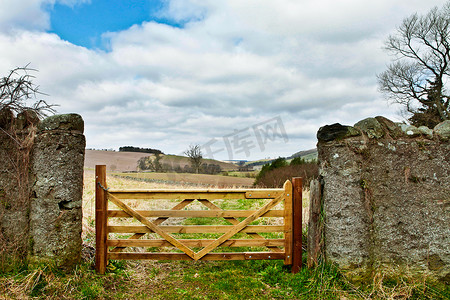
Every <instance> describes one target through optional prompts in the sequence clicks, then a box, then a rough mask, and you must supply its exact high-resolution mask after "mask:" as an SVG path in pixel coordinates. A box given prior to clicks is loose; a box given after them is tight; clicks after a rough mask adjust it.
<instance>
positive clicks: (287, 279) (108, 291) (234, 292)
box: [0, 171, 450, 299]
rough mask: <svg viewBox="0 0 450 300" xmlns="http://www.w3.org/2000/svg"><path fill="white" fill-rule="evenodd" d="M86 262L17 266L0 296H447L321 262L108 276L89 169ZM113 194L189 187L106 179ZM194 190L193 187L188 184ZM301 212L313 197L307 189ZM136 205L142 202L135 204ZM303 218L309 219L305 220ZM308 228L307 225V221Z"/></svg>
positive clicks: (112, 272) (390, 274)
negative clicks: (96, 256) (96, 249)
mask: <svg viewBox="0 0 450 300" xmlns="http://www.w3.org/2000/svg"><path fill="white" fill-rule="evenodd" d="M84 183H85V185H84V195H83V215H84V218H83V241H84V244H85V247H84V251H83V262H82V263H81V264H80V265H79V266H78V267H77V268H76V269H75V270H73V271H72V272H70V273H68V274H65V273H62V272H61V271H60V270H58V269H57V268H55V267H53V266H51V265H48V264H42V265H29V266H28V267H27V266H23V265H17V266H16V267H15V268H13V269H12V270H9V271H7V272H5V273H3V274H2V273H0V299H448V297H449V295H450V294H449V293H450V290H449V288H448V286H445V285H443V284H440V283H437V282H434V281H432V280H430V279H429V278H427V277H426V276H425V275H424V276H413V275H410V273H409V272H408V270H385V269H384V270H374V272H373V274H371V275H370V276H368V277H367V278H365V279H361V280H360V281H358V282H355V281H350V280H348V279H347V277H346V274H345V273H342V272H341V271H339V270H338V269H337V268H336V267H334V266H332V265H327V264H321V265H320V266H319V267H318V268H316V269H307V268H303V269H302V270H301V272H299V273H298V274H295V275H292V274H291V273H290V272H289V270H287V269H286V268H284V266H283V262H282V261H229V262H227V261H221V262H191V261H184V262H183V261H182V262H176V261H175V262H168V261H137V262H131V261H112V262H111V263H110V264H109V265H108V267H107V270H108V271H107V274H106V275H97V274H96V273H95V271H94V270H93V252H92V247H93V246H94V240H95V231H94V216H95V199H94V197H95V196H94V194H95V193H94V186H95V185H94V173H93V172H92V171H86V172H85V181H84ZM108 186H109V187H111V188H116V189H125V188H130V189H151V188H185V187H186V185H185V184H182V183H179V184H168V183H157V182H145V181H137V180H133V179H127V178H120V177H115V176H108ZM187 187H190V186H187ZM305 196H306V197H305V199H304V203H303V204H304V210H303V212H304V214H307V209H308V208H307V203H308V199H307V196H308V193H307V192H306V191H305ZM135 205H136V207H139V206H140V205H142V204H139V203H136V204H135ZM304 220H306V218H304ZM305 225H306V224H305Z"/></svg>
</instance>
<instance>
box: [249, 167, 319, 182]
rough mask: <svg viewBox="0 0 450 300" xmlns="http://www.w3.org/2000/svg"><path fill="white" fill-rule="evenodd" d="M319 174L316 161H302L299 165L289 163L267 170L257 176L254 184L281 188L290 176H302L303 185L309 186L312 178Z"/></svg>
mask: <svg viewBox="0 0 450 300" xmlns="http://www.w3.org/2000/svg"><path fill="white" fill-rule="evenodd" d="M318 176H319V168H318V166H317V163H314V162H311V163H304V164H301V165H289V166H284V167H280V168H276V169H273V170H270V171H267V172H266V173H265V174H263V176H261V177H258V178H257V180H256V181H255V186H258V187H266V188H281V187H282V186H283V183H284V182H285V181H286V180H291V179H292V177H303V185H304V186H309V182H310V181H311V180H312V179H313V178H317V177H318Z"/></svg>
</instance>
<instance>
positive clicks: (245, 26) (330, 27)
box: [0, 0, 445, 160]
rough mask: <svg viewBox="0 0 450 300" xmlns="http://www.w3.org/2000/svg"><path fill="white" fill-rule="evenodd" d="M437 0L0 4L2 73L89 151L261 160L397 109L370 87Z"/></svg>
mask: <svg viewBox="0 0 450 300" xmlns="http://www.w3.org/2000/svg"><path fill="white" fill-rule="evenodd" d="M444 3H445V1H435V0H428V1H423V0H378V1H363V0H342V1H333V0H311V1H310V0H162V1H159V0H147V1H146V0H143V1H135V0H128V1H124V0H123V1H121V0H98V1H97V0H21V1H17V0H0V57H1V60H0V76H5V75H6V74H7V73H8V72H9V70H11V69H13V68H15V67H21V66H25V65H26V64H28V63H30V67H32V68H34V69H37V70H38V72H36V73H35V74H33V75H34V76H36V78H35V80H34V83H35V84H37V85H39V88H40V90H41V91H42V92H44V93H46V94H47V95H48V96H43V99H44V100H46V101H47V102H49V103H53V104H58V105H59V106H58V107H57V111H58V113H78V114H80V115H81V116H82V117H83V119H84V121H85V135H86V141H87V147H88V148H95V149H116V150H118V148H119V147H120V146H136V147H145V148H156V149H160V150H162V151H163V152H164V153H166V154H180V153H183V151H185V150H186V149H188V147H189V146H190V145H195V144H198V145H200V146H201V147H202V152H203V154H204V156H205V157H210V158H215V159H222V160H228V159H240V160H256V159H261V158H269V157H270V158H275V157H279V156H289V155H291V154H293V153H295V152H297V151H300V150H307V149H311V148H314V147H315V145H316V143H317V139H316V133H317V130H318V129H319V128H320V127H321V126H324V125H327V124H333V123H341V124H345V125H353V124H354V123H356V122H358V121H359V120H362V119H364V118H367V117H375V116H378V115H383V116H386V117H388V118H390V119H391V120H394V121H402V120H403V118H402V116H401V113H400V108H399V107H397V106H394V105H390V104H389V103H388V102H387V101H386V100H385V98H384V97H383V95H382V94H381V93H380V92H379V91H378V86H377V77H376V76H377V74H379V73H381V72H383V71H384V70H385V69H386V66H387V65H388V64H389V63H390V62H391V61H392V59H393V58H392V57H390V56H389V55H388V54H387V53H386V52H385V51H384V50H383V45H384V44H383V43H384V41H385V40H386V38H387V37H388V36H389V34H393V33H395V29H396V27H397V26H399V25H400V23H401V22H402V20H403V19H404V18H406V17H408V16H410V15H411V14H413V13H416V12H417V13H419V14H425V13H426V12H428V11H429V10H430V9H431V8H432V7H434V6H439V7H441V6H442V5H443V4H444Z"/></svg>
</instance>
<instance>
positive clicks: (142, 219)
mask: <svg viewBox="0 0 450 300" xmlns="http://www.w3.org/2000/svg"><path fill="white" fill-rule="evenodd" d="M108 198H109V200H111V202H113V203H114V204H115V205H117V206H118V207H120V208H121V209H122V210H123V211H125V212H126V213H128V214H129V215H131V216H133V217H134V218H135V219H136V220H138V221H139V222H141V223H142V224H144V225H145V226H146V227H148V228H149V229H150V230H152V231H154V232H156V233H157V234H159V235H160V236H161V237H163V238H164V239H165V240H166V241H168V242H169V243H171V244H172V245H173V246H175V247H177V248H178V249H180V250H181V251H183V252H184V253H186V254H187V255H188V256H190V257H191V258H193V259H195V258H194V257H195V252H194V251H192V250H191V249H190V248H189V247H187V246H185V245H184V244H183V243H181V242H180V241H178V240H177V239H175V238H174V237H172V236H171V235H170V234H168V233H166V232H164V231H163V230H162V229H160V228H159V227H158V226H157V225H155V224H153V223H152V222H151V221H149V220H148V219H147V218H145V217H144V216H142V215H141V214H140V213H138V212H137V211H135V210H134V209H132V208H131V207H129V206H128V205H126V204H125V203H123V202H122V201H120V200H119V199H118V198H116V197H115V196H113V195H111V194H110V193H108Z"/></svg>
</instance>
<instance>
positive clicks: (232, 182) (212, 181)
mask: <svg viewBox="0 0 450 300" xmlns="http://www.w3.org/2000/svg"><path fill="white" fill-rule="evenodd" d="M112 174H113V175H114V176H120V177H123V178H133V179H138V180H141V181H148V182H152V181H153V182H160V183H170V184H178V183H179V184H181V185H186V186H188V185H193V186H213V187H219V188H223V187H250V186H252V185H253V183H254V182H255V179H253V178H245V177H234V176H221V175H207V174H190V173H155V172H150V173H112Z"/></svg>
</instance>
